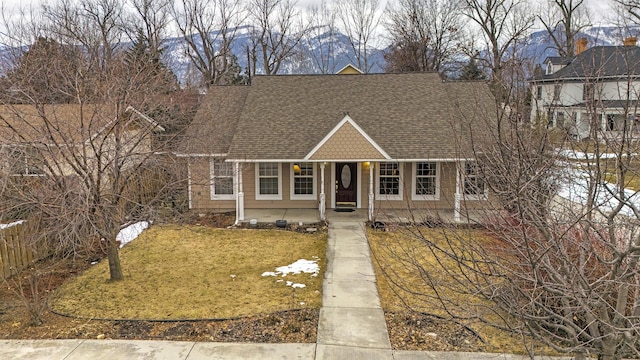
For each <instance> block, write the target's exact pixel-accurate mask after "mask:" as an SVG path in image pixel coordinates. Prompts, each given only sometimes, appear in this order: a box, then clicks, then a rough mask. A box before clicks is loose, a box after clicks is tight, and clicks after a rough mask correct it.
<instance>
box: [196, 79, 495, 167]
mask: <svg viewBox="0 0 640 360" xmlns="http://www.w3.org/2000/svg"><path fill="white" fill-rule="evenodd" d="M347 115H348V116H349V117H350V118H351V119H352V120H353V122H355V123H356V124H357V125H358V126H359V127H360V128H361V129H362V130H363V131H364V132H365V133H366V134H367V135H368V136H369V137H370V138H371V140H373V141H374V142H375V143H376V144H377V145H379V146H380V147H381V148H382V149H383V150H384V151H385V152H386V153H387V154H389V156H390V157H391V158H393V159H396V160H410V159H411V160H413V159H415V160H417V159H452V158H459V157H461V156H462V155H461V154H462V153H466V154H467V155H469V154H468V151H469V146H468V145H469V143H470V141H471V140H470V136H471V133H472V132H475V131H478V133H479V132H480V131H481V129H486V128H487V126H486V121H488V120H489V121H491V119H492V118H493V119H495V105H494V102H493V100H492V98H491V95H490V91H489V88H488V86H487V85H486V83H484V82H443V81H442V80H441V79H440V77H439V76H438V74H435V73H412V74H368V75H283V76H258V77H255V78H254V79H253V81H252V84H251V85H250V86H237V87H229V86H222V87H213V88H211V89H210V91H209V93H208V94H207V98H206V99H205V101H204V104H203V105H202V107H201V108H200V109H199V111H198V114H197V115H196V118H195V119H194V121H193V123H192V125H191V127H190V129H189V131H188V135H189V136H188V139H189V140H188V144H189V145H188V146H187V147H186V149H185V150H187V152H188V153H191V154H223V153H227V159H231V160H248V161H255V160H274V161H275V160H294V159H304V158H305V156H306V155H307V154H309V152H310V151H311V150H312V149H314V147H316V146H317V145H318V143H319V142H321V141H322V140H323V139H324V138H325V137H326V136H327V134H329V133H330V132H331V131H332V130H333V129H334V128H335V127H336V125H338V124H339V123H340V122H341V121H342V120H343V119H344V118H345V117H346V116H347ZM474 130H475V131H474ZM327 160H332V159H327Z"/></svg>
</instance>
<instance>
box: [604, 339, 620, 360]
mask: <svg viewBox="0 0 640 360" xmlns="http://www.w3.org/2000/svg"><path fill="white" fill-rule="evenodd" d="M600 358H601V359H602V360H617V359H619V357H617V356H616V341H615V337H613V336H611V335H610V337H606V338H604V339H603V340H602V356H601V357H600Z"/></svg>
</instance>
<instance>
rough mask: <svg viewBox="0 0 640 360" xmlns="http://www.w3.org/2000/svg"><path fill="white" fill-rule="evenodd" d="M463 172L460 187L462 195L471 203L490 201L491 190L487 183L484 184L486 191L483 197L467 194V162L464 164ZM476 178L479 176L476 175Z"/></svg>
mask: <svg viewBox="0 0 640 360" xmlns="http://www.w3.org/2000/svg"><path fill="white" fill-rule="evenodd" d="M461 171H462V176H461V179H462V183H461V184H460V187H461V189H460V190H461V193H462V197H463V198H464V199H465V200H469V201H481V200H488V199H489V188H488V187H487V183H486V182H484V191H483V192H482V194H481V195H470V194H465V191H464V184H465V180H466V177H467V163H466V162H464V163H462V169H461ZM476 176H478V175H477V174H476Z"/></svg>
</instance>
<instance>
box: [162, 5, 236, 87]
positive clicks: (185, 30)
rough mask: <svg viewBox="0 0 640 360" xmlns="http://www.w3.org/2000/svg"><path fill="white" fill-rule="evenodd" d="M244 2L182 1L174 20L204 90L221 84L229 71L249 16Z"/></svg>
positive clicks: (175, 12) (175, 9)
mask: <svg viewBox="0 0 640 360" xmlns="http://www.w3.org/2000/svg"><path fill="white" fill-rule="evenodd" d="M242 6H243V5H242V2H240V1H232V0H206V1H197V0H182V1H181V2H180V3H179V6H176V7H174V10H173V18H174V21H175V23H176V24H177V26H178V29H179V31H180V34H182V35H183V36H184V39H185V41H186V48H185V53H186V55H187V57H189V59H190V60H191V63H192V64H193V66H194V67H195V68H196V69H197V71H198V72H199V73H200V75H201V76H202V84H203V85H204V86H205V87H209V86H211V85H218V84H221V83H222V81H223V79H224V78H225V74H227V72H228V71H229V70H230V69H229V68H230V59H231V57H232V56H233V54H232V52H231V49H232V46H233V43H234V41H235V37H236V34H237V31H238V27H239V26H241V25H242V23H243V22H244V20H245V17H246V14H245V12H244V9H243V7H242Z"/></svg>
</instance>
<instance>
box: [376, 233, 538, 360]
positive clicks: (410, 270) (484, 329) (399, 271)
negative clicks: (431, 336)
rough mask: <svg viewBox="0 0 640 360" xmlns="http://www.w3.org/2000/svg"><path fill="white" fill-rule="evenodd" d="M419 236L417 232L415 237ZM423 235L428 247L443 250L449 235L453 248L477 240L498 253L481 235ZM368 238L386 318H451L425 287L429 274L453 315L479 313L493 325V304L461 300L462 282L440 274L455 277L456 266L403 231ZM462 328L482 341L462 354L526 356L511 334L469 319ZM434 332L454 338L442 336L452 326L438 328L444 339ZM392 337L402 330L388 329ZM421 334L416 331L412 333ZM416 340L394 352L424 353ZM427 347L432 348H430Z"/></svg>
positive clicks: (470, 298) (467, 298)
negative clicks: (478, 352)
mask: <svg viewBox="0 0 640 360" xmlns="http://www.w3.org/2000/svg"><path fill="white" fill-rule="evenodd" d="M415 230H417V229H413V230H412V231H415ZM419 231H420V232H421V233H422V234H423V236H425V237H426V238H428V239H429V240H430V241H433V242H434V243H436V244H440V245H442V244H444V242H445V240H444V236H445V233H446V234H448V236H449V238H455V237H457V239H456V240H454V243H455V241H465V239H471V238H473V239H475V240H477V241H478V243H479V244H480V245H486V246H492V247H494V248H495V246H494V245H495V239H494V238H492V237H490V236H488V235H487V234H486V233H485V232H484V231H482V230H477V229H476V230H474V229H459V230H455V231H456V235H455V236H452V235H453V233H452V232H451V231H450V230H445V231H443V229H428V228H420V229H419ZM367 236H368V238H369V244H370V246H371V251H372V256H373V258H374V267H375V271H376V276H377V285H378V292H379V294H380V301H381V303H382V307H383V309H384V310H385V312H387V313H394V314H420V313H422V314H430V315H433V318H434V319H438V318H439V317H442V318H450V316H449V315H448V314H447V313H446V311H444V306H445V305H443V303H440V302H438V301H437V300H436V298H437V296H435V295H436V293H435V292H434V291H433V290H431V289H430V288H429V286H427V285H426V284H425V281H426V279H427V276H425V274H424V273H421V272H424V271H426V272H430V274H429V278H430V279H432V280H434V281H435V282H437V283H438V284H439V286H437V287H436V288H437V291H438V293H439V296H440V297H442V298H445V299H446V298H448V299H449V302H448V303H447V304H446V306H448V307H449V309H450V310H451V311H452V312H453V313H454V314H456V315H457V316H459V317H461V318H464V317H472V316H473V315H474V314H475V313H478V314H480V313H482V314H484V315H483V316H487V317H489V318H494V319H495V316H492V315H491V311H490V309H491V308H492V306H491V304H490V303H488V302H486V301H484V300H482V299H480V298H478V297H475V296H471V295H461V293H462V292H464V291H456V290H455V288H457V287H460V286H462V287H464V280H460V279H458V280H459V281H458V282H456V281H454V280H453V279H451V278H450V277H448V276H447V275H445V274H444V271H442V270H440V269H441V268H442V267H447V268H448V269H449V270H450V271H453V272H455V271H456V269H457V264H456V263H455V262H453V261H452V260H448V259H446V258H443V257H437V256H435V255H434V253H432V252H431V251H429V248H428V246H426V245H425V244H424V243H421V242H419V241H418V240H417V239H416V237H415V236H413V235H411V234H410V232H409V231H405V230H402V229H397V230H395V231H388V232H381V231H375V230H369V231H368V234H367ZM401 259H402V260H401ZM407 259H411V261H405V260H407ZM452 289H454V290H452ZM487 310H489V311H487ZM396 316H397V315H396ZM403 316H408V315H403ZM414 316H415V315H414ZM387 318H389V316H388V317H387ZM461 323H463V324H464V325H465V326H468V327H469V328H470V329H472V330H473V331H475V332H476V333H477V334H478V335H479V336H480V338H481V339H482V340H483V341H484V342H483V343H482V344H481V345H479V346H477V347H471V346H469V347H468V348H466V349H465V348H463V350H466V351H487V352H495V353H518V354H521V353H524V352H525V348H524V346H523V340H522V339H521V338H519V337H515V336H513V335H511V334H510V333H508V332H505V331H501V330H499V329H497V328H495V327H492V326H488V325H486V324H485V323H483V322H480V321H478V320H474V319H471V318H470V319H468V320H462V321H461ZM410 325H411V324H409V326H410ZM393 326H394V325H393V324H389V327H393ZM405 326H406V325H405ZM434 328H435V330H430V331H431V332H435V333H436V334H437V335H438V337H437V338H438V339H439V338H441V337H444V338H446V337H448V336H449V337H450V335H448V334H446V333H444V332H446V329H448V326H446V325H443V326H441V327H440V328H441V329H442V330H441V331H442V332H443V333H440V329H439V328H438V327H437V326H436V327H434ZM390 331H391V332H394V331H398V329H390ZM417 332H418V331H414V333H417ZM413 337H415V336H413V335H412V336H409V337H408V338H409V340H407V342H408V343H407V344H400V345H398V344H396V346H399V347H406V348H408V349H422V347H421V345H420V344H416V343H414V344H411V343H410V342H411V341H412V340H413ZM403 341H404V340H403ZM421 341H422V340H421ZM428 342H429V341H428V340H427V341H425V343H428ZM528 345H530V344H528ZM425 346H428V344H426V345H425ZM447 349H453V350H458V348H453V347H448V348H447Z"/></svg>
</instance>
